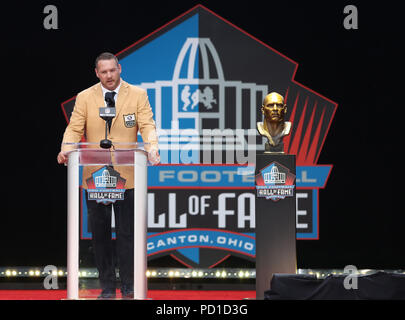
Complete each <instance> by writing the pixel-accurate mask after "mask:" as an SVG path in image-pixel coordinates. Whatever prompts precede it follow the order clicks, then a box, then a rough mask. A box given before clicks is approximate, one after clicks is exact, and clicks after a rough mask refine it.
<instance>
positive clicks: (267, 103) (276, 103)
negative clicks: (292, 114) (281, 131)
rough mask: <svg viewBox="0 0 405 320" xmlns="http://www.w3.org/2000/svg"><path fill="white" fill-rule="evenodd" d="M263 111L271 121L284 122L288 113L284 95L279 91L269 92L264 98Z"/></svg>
mask: <svg viewBox="0 0 405 320" xmlns="http://www.w3.org/2000/svg"><path fill="white" fill-rule="evenodd" d="M262 112H263V114H264V117H265V119H266V120H268V121H270V122H283V121H284V116H285V114H286V113H287V105H285V104H284V98H283V96H282V95H280V94H278V93H277V92H271V93H269V94H268V95H267V96H266V97H265V98H264V100H263V105H262Z"/></svg>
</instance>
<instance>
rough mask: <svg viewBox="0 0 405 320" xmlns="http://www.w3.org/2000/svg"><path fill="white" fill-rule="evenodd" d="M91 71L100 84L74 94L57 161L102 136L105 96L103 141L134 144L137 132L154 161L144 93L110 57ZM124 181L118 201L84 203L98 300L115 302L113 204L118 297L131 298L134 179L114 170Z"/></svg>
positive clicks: (156, 158) (124, 169) (155, 150)
mask: <svg viewBox="0 0 405 320" xmlns="http://www.w3.org/2000/svg"><path fill="white" fill-rule="evenodd" d="M95 72H96V76H97V78H98V79H99V80H100V82H99V83H97V84H96V85H94V86H92V87H90V88H88V89H86V90H84V91H82V92H80V93H79V94H78V95H77V97H76V103H75V107H74V109H73V113H72V115H71V118H70V121H69V125H68V126H67V128H66V130H65V133H64V136H63V141H62V147H61V151H60V153H59V154H58V157H57V160H58V163H66V162H67V161H68V153H69V149H68V146H67V145H65V144H64V143H77V142H80V141H81V139H82V138H83V137H85V139H86V141H87V142H94V143H99V142H100V141H101V140H103V139H104V138H105V121H104V120H103V119H101V118H100V116H99V108H100V107H104V106H105V101H107V100H108V99H107V97H110V98H112V99H114V101H115V107H116V116H115V118H114V119H113V120H112V122H111V126H110V130H109V134H108V139H109V140H110V141H112V143H113V144H114V143H128V142H136V141H137V133H138V130H139V132H140V133H141V135H142V139H143V141H144V142H145V143H147V144H148V146H147V147H145V149H146V150H147V151H148V159H149V161H150V162H151V163H152V164H157V163H159V162H160V157H159V152H158V140H157V134H156V127H155V122H154V120H153V113H152V109H151V107H150V104H149V100H148V96H147V93H146V91H145V90H143V89H141V88H138V87H135V86H133V85H130V84H128V83H127V82H125V81H123V80H122V79H121V65H120V64H119V63H118V59H117V58H116V57H115V56H114V55H113V54H111V53H107V52H106V53H102V54H101V55H99V56H98V57H97V59H96V63H95ZM114 169H115V170H116V171H118V172H119V173H120V175H121V177H123V178H124V179H126V183H125V187H126V191H125V195H124V200H117V201H116V202H115V203H114V204H109V205H105V204H102V203H97V202H96V201H94V200H88V199H87V196H86V201H87V209H88V216H89V222H90V228H91V232H92V241H93V242H92V243H93V247H94V253H95V261H96V265H97V269H98V272H99V280H100V285H101V288H102V292H101V294H100V296H99V298H115V292H116V279H115V264H114V259H113V256H114V253H113V242H112V239H111V213H112V206H114V214H115V225H116V226H115V228H116V233H117V241H116V249H117V258H118V265H119V270H120V279H121V293H122V295H123V297H127V298H131V297H133V270H134V267H133V261H134V258H133V257H134V256H133V252H134V250H133V243H134V240H133V239H134V238H133V236H134V230H133V226H134V217H133V213H134V198H133V197H134V190H133V188H134V177H133V170H132V169H131V168H129V167H126V166H122V167H117V168H114ZM90 171H95V169H94V168H93V169H91V168H90V167H85V168H84V170H83V187H84V188H85V189H87V183H86V180H87V178H89V177H90V176H91V172H90Z"/></svg>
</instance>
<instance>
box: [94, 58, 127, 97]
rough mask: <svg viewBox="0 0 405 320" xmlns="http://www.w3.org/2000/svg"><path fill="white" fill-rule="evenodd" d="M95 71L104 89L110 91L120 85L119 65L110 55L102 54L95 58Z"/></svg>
mask: <svg viewBox="0 0 405 320" xmlns="http://www.w3.org/2000/svg"><path fill="white" fill-rule="evenodd" d="M95 71H96V76H97V78H99V79H100V82H101V84H102V85H103V87H104V88H106V89H108V90H110V91H112V90H114V89H115V88H117V87H118V85H119V84H120V79H121V65H120V64H119V63H118V59H117V57H116V56H114V55H113V54H112V53H109V52H104V53H102V54H100V55H99V56H98V57H97V59H96V69H95Z"/></svg>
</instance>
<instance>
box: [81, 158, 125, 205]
mask: <svg viewBox="0 0 405 320" xmlns="http://www.w3.org/2000/svg"><path fill="white" fill-rule="evenodd" d="M86 182H87V186H88V189H87V197H88V199H89V200H95V201H97V203H100V202H101V203H104V204H108V203H114V202H115V201H117V200H124V194H125V182H126V180H125V179H123V178H122V177H121V176H120V174H119V173H118V172H117V171H115V170H114V169H113V168H112V167H109V166H104V167H102V168H101V169H99V170H97V171H95V172H93V173H92V175H91V177H90V178H88V179H87V181H86Z"/></svg>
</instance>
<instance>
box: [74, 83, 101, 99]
mask: <svg viewBox="0 0 405 320" xmlns="http://www.w3.org/2000/svg"><path fill="white" fill-rule="evenodd" d="M99 87H100V82H99V83H96V84H95V85H92V86H91V87H89V88H87V89H84V90H82V91H80V92H79V93H78V94H77V97H79V96H80V97H81V98H86V97H88V96H89V95H92V94H94V93H95V92H96V90H98V89H99Z"/></svg>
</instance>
